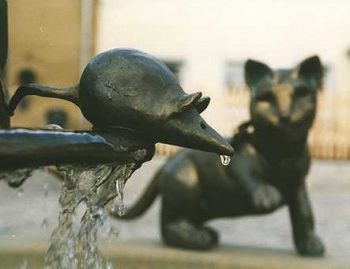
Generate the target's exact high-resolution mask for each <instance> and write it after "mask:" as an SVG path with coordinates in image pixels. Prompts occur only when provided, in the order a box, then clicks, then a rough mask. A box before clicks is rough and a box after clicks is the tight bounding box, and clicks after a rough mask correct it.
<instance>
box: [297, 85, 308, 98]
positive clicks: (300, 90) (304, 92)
mask: <svg viewBox="0 0 350 269" xmlns="http://www.w3.org/2000/svg"><path fill="white" fill-rule="evenodd" d="M310 93H311V91H310V89H308V88H307V87H298V88H296V89H295V92H294V96H296V97H303V96H307V95H309V94H310Z"/></svg>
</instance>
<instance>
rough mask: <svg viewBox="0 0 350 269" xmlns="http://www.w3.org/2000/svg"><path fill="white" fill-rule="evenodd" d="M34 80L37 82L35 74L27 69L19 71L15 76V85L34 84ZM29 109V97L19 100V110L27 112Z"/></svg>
mask: <svg viewBox="0 0 350 269" xmlns="http://www.w3.org/2000/svg"><path fill="white" fill-rule="evenodd" d="M36 80H37V78H36V74H35V72H34V71H33V70H31V69H29V68H26V69H22V70H21V71H19V72H18V75H17V84H18V85H24V84H28V83H35V82H36ZM29 107H30V97H29V96H26V97H24V98H23V99H22V100H21V102H20V104H19V109H20V110H28V109H29Z"/></svg>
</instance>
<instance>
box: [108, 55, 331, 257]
mask: <svg viewBox="0 0 350 269" xmlns="http://www.w3.org/2000/svg"><path fill="white" fill-rule="evenodd" d="M322 73H323V70H322V65H321V63H320V60H319V58H318V57H312V58H309V59H306V60H305V61H303V62H302V63H301V64H300V66H299V67H298V68H297V70H294V72H293V73H292V72H290V73H285V72H284V73H274V72H273V71H272V70H271V69H270V68H269V67H268V66H266V65H265V64H262V63H259V62H255V61H251V60H249V61H247V63H246V65H245V76H246V82H247V84H248V86H249V88H250V90H251V104H250V114H251V121H250V122H248V123H245V124H243V125H241V126H240V128H239V131H238V133H237V134H236V135H235V136H234V137H233V139H232V141H231V145H232V146H233V147H234V148H235V149H236V154H235V155H234V156H233V158H232V161H231V164H230V165H228V166H222V165H221V163H220V161H219V160H218V158H217V157H216V156H215V155H214V154H211V153H204V152H199V151H193V150H187V151H183V152H181V153H179V154H178V155H176V156H175V157H173V158H172V159H170V160H169V162H168V163H166V164H165V166H164V167H163V168H161V169H160V170H159V171H158V173H157V174H156V176H155V178H154V179H153V181H152V183H151V184H150V185H149V186H148V188H147V190H146V192H145V193H144V194H143V196H142V197H141V199H140V200H139V201H138V202H137V203H136V204H135V205H134V206H133V207H131V208H130V209H129V210H128V211H127V213H126V214H125V215H124V216H122V217H120V216H117V215H116V214H114V215H115V216H116V217H119V218H123V219H132V218H135V217H137V216H139V215H141V214H142V213H143V212H144V211H145V210H146V209H147V208H148V207H149V206H150V204H151V203H152V201H153V200H154V199H155V198H156V196H157V194H160V195H161V196H162V209H161V232H162V237H163V240H164V242H165V243H166V244H168V245H171V246H175V247H181V248H189V249H199V250H205V249H210V248H212V247H213V246H215V245H216V244H217V243H218V234H217V232H216V231H214V230H213V229H212V228H210V227H208V226H206V225H205V222H206V221H208V220H210V219H215V218H221V217H233V216H235V217H236V216H245V215H254V214H257V215H260V214H267V213H270V212H272V211H274V210H276V209H278V208H280V207H281V206H282V205H287V206H288V207H289V211H290V217H291V222H292V228H293V238H294V242H295V246H296V249H297V251H298V252H299V253H300V254H301V255H305V256H322V255H323V253H324V246H323V244H322V242H321V241H320V239H319V238H318V237H317V236H316V234H315V230H314V220H313V213H312V209H311V205H310V201H309V197H308V194H307V189H306V183H305V178H306V175H307V173H308V169H309V165H310V156H309V153H308V147H307V136H308V132H309V129H310V127H311V126H312V123H313V121H314V117H315V113H316V104H317V102H316V96H317V92H318V89H320V88H321V86H322V85H321V83H322ZM112 214H113V213H112Z"/></svg>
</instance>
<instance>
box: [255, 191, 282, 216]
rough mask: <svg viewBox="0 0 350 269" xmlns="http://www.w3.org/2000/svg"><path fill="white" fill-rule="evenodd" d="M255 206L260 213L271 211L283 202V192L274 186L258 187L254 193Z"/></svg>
mask: <svg viewBox="0 0 350 269" xmlns="http://www.w3.org/2000/svg"><path fill="white" fill-rule="evenodd" d="M252 200H253V206H254V208H255V210H257V211H258V212H259V213H269V212H271V211H273V210H275V209H277V208H278V207H279V206H280V205H281V204H282V196H281V193H280V192H279V191H278V190H277V189H276V188H275V187H273V186H270V185H262V186H259V187H257V188H256V189H255V190H254V192H253V195H252Z"/></svg>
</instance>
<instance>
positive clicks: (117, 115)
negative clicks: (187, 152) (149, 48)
mask: <svg viewBox="0 0 350 269" xmlns="http://www.w3.org/2000/svg"><path fill="white" fill-rule="evenodd" d="M26 95H39V96H45V97H53V98H61V99H64V100H67V101H70V102H73V103H74V104H76V105H77V106H79V107H80V109H81V111H82V113H83V114H84V116H85V117H86V118H87V119H88V120H89V121H90V122H91V123H92V124H93V125H94V130H107V129H108V130H110V129H115V128H125V129H129V130H130V131H134V132H136V133H137V134H139V135H140V136H142V137H144V138H147V139H149V140H150V141H154V142H163V143H167V144H175V145H179V146H184V147H191V148H195V149H200V150H205V151H210V152H215V153H218V154H223V155H232V153H233V149H232V147H231V146H230V145H229V144H228V143H227V142H226V141H225V140H224V139H223V138H222V137H221V136H220V135H219V134H218V133H217V132H216V131H215V130H213V129H212V128H211V127H210V126H209V125H208V124H207V123H206V122H205V121H204V119H203V118H202V117H201V116H200V115H199V113H201V112H202V111H203V110H205V108H206V107H207V106H208V104H209V101H210V99H209V98H208V97H204V98H202V97H201V93H194V94H190V95H188V94H186V93H185V92H184V91H183V89H182V88H181V86H180V85H179V83H178V81H177V79H176V77H175V75H174V74H173V73H172V72H171V71H170V70H169V68H168V67H167V66H166V65H165V64H164V63H163V62H161V61H160V60H158V59H157V58H155V57H153V56H151V55H149V54H146V53H144V52H141V51H138V50H134V49H113V50H109V51H106V52H103V53H100V54H98V55H97V56H95V58H93V59H92V60H91V61H90V63H89V64H88V65H87V66H86V68H85V69H84V71H83V74H82V76H81V78H80V82H79V84H78V85H76V86H74V87H70V88H66V89H58V88H53V87H46V86H41V85H37V84H28V85H24V86H21V87H20V88H19V89H18V90H17V91H16V93H15V94H14V96H13V97H12V99H11V100H10V103H9V106H8V111H9V113H10V114H12V113H13V111H14V110H15V108H16V106H17V104H18V103H19V102H20V100H21V99H22V98H23V97H24V96H26Z"/></svg>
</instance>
